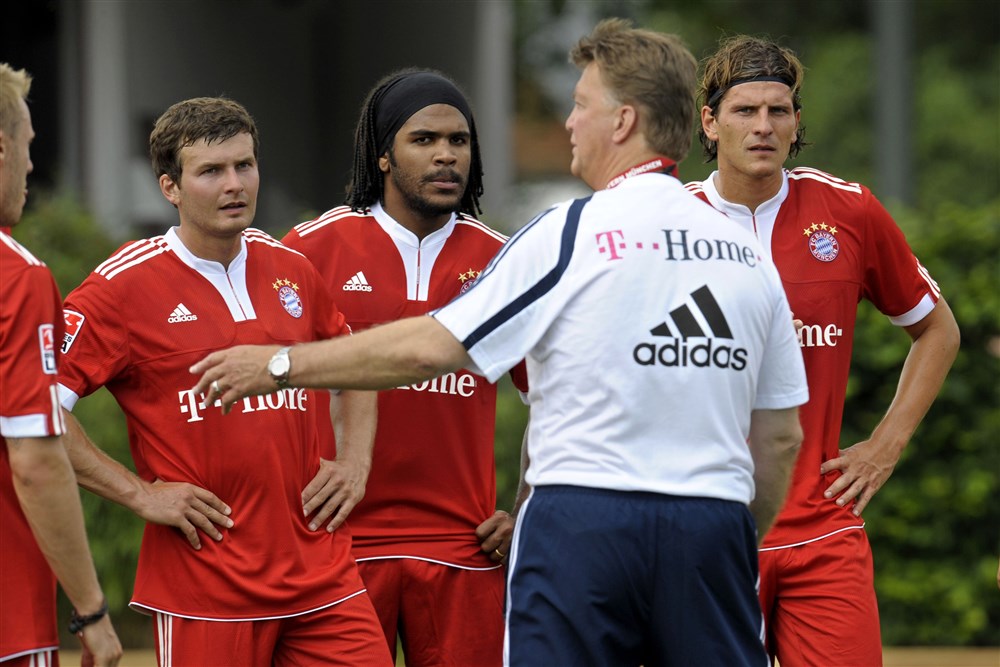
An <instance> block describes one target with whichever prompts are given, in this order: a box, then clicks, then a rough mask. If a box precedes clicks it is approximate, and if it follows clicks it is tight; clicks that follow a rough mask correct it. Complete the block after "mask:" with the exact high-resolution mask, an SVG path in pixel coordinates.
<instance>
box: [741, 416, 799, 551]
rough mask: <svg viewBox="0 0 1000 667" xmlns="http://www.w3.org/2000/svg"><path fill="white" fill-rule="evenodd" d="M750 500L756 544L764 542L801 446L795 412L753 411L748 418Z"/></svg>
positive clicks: (783, 495)
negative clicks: (752, 492) (751, 469)
mask: <svg viewBox="0 0 1000 667" xmlns="http://www.w3.org/2000/svg"><path fill="white" fill-rule="evenodd" d="M748 444H749V446H750V455H751V456H752V457H753V481H754V488H755V492H754V499H753V501H752V502H751V503H750V513H751V514H753V518H754V521H755V522H756V523H757V543H758V544H760V543H761V542H763V540H764V536H765V535H766V534H767V531H768V530H770V528H771V524H773V523H774V519H775V517H776V516H778V511H779V510H780V509H781V506H782V504H783V503H784V502H785V494H786V493H787V492H788V482H789V479H790V478H791V474H792V467H793V466H794V465H795V457H796V456H797V455H798V452H799V446H800V445H801V444H802V426H801V425H800V424H799V409H798V408H788V409H786V410H754V411H753V412H752V413H751V415H750V440H749V443H748Z"/></svg>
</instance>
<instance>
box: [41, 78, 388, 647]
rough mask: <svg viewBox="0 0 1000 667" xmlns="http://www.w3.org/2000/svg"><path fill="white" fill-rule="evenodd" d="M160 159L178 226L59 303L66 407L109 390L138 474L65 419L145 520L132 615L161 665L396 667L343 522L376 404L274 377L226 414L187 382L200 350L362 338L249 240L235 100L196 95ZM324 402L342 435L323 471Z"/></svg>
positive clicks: (249, 204)
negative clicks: (140, 616) (150, 636)
mask: <svg viewBox="0 0 1000 667" xmlns="http://www.w3.org/2000/svg"><path fill="white" fill-rule="evenodd" d="M149 152H150V158H151V161H152V166H153V172H154V174H155V176H156V179H157V182H158V184H159V187H160V192H161V194H162V195H163V196H164V198H165V199H166V200H167V201H168V202H169V203H170V204H172V205H173V206H174V207H175V209H176V210H177V220H178V224H177V225H176V226H173V227H171V228H169V229H168V230H167V231H166V233H164V234H163V235H160V236H154V237H152V238H149V239H141V240H138V241H132V242H129V243H127V244H125V245H124V246H122V247H121V248H120V249H119V250H117V251H116V252H115V253H114V254H113V255H112V256H111V257H110V258H108V260H106V261H105V262H103V263H102V264H101V265H100V266H98V267H97V268H96V269H95V270H94V272H93V273H91V274H90V275H89V276H88V277H87V278H86V280H84V281H83V283H82V284H81V285H80V286H79V287H77V288H76V289H75V290H73V291H72V292H71V293H70V294H69V295H68V296H67V297H66V302H65V316H66V323H67V324H66V327H67V336H66V341H65V345H64V360H65V363H64V365H63V368H62V369H61V371H60V376H59V383H60V387H59V390H60V398H61V400H62V404H63V407H64V408H65V409H66V410H69V409H72V408H73V407H74V405H75V404H76V402H77V400H78V399H79V398H80V397H85V396H88V395H90V394H91V393H93V392H94V391H96V390H97V389H99V388H100V387H102V386H106V387H107V389H108V391H110V392H111V394H112V395H114V397H115V400H117V401H118V404H119V405H120V406H121V408H122V411H123V412H124V413H125V418H126V422H127V425H128V433H129V446H130V449H131V453H132V458H133V461H134V462H135V467H136V471H137V474H133V473H131V472H130V471H128V470H127V469H126V468H124V466H122V465H121V464H120V463H118V462H117V461H114V460H111V459H110V458H109V457H108V456H107V455H106V454H104V453H103V452H102V451H100V450H99V449H97V447H96V446H95V445H94V444H93V443H90V442H89V441H88V440H87V439H86V436H85V434H84V433H83V431H82V429H81V428H80V426H79V424H78V423H76V421H75V420H74V419H73V417H72V415H70V414H68V413H67V414H66V417H67V420H68V421H69V423H70V430H69V435H68V439H69V440H70V442H71V443H72V445H71V447H70V455H71V457H73V460H74V463H77V462H79V464H77V465H76V468H77V471H78V475H79V476H80V484H81V485H83V486H85V487H86V488H88V489H90V490H92V491H94V492H95V493H98V494H100V495H101V496H103V497H105V498H108V499H110V500H114V501H116V502H119V503H121V504H123V505H125V506H126V507H129V508H130V509H133V510H134V511H136V513H138V514H140V516H143V518H146V519H147V524H146V529H145V532H144V534H143V540H142V548H141V550H140V552H139V564H138V568H137V571H136V580H135V588H134V591H133V595H132V601H131V606H132V608H133V609H135V610H137V611H139V612H141V613H145V614H149V615H150V616H153V617H154V623H153V632H154V639H155V644H154V645H155V646H156V654H157V661H158V663H159V664H160V665H175V666H181V665H241V666H246V667H271V666H272V665H293V664H294V665H304V664H310V665H315V664H324V665H340V666H341V667H355V666H356V665H389V664H391V660H390V658H389V653H388V651H387V650H386V648H385V644H384V643H383V641H382V633H381V632H380V631H379V627H378V619H377V617H376V616H375V610H374V609H373V608H372V606H371V602H370V601H369V599H368V596H367V595H366V593H365V590H364V585H363V584H362V581H361V577H360V576H359V574H358V571H357V567H356V565H355V563H354V559H353V558H351V553H350V546H351V538H350V533H349V532H348V530H347V529H346V528H345V527H343V526H341V527H339V528H338V526H340V524H341V523H342V522H343V520H344V518H345V517H346V514H347V513H348V512H349V511H350V509H351V508H352V507H353V506H354V504H356V502H357V500H358V499H359V498H360V497H361V495H362V494H363V493H364V480H365V476H366V475H367V472H368V468H369V466H370V462H371V446H372V440H373V437H374V428H375V408H376V405H375V395H374V394H372V393H369V392H353V391H345V392H341V393H340V395H339V396H338V397H337V398H336V400H335V401H333V402H332V403H331V401H329V400H323V399H325V398H326V396H327V393H326V392H323V393H322V394H323V395H322V396H321V395H320V393H318V392H310V391H297V390H294V389H290V388H287V387H286V385H285V384H284V382H283V381H282V378H281V376H280V374H276V375H274V376H272V379H271V387H270V390H269V391H268V392H267V395H266V396H264V397H262V398H260V399H255V400H252V401H247V402H245V403H243V404H242V405H241V406H240V408H239V409H238V410H236V411H235V412H234V413H233V414H231V415H228V416H224V415H223V413H222V411H221V410H220V407H219V405H218V404H214V403H212V402H207V403H206V401H205V400H204V397H203V396H201V395H198V394H194V393H192V392H191V391H189V387H186V386H185V385H189V382H188V381H187V378H188V376H187V367H188V366H189V365H190V363H191V361H192V360H193V359H197V358H199V357H200V356H201V355H202V354H203V353H204V351H205V350H206V349H217V348H220V347H223V346H225V345H228V344H230V343H232V342H234V341H247V342H251V341H253V342H261V343H263V342H268V343H272V344H276V345H279V346H282V347H283V348H284V349H286V350H287V349H288V347H289V346H291V345H293V344H295V343H297V342H302V341H308V340H316V339H319V338H329V337H337V336H347V335H348V334H349V333H350V329H349V327H348V326H347V324H346V322H345V320H344V316H343V315H342V314H341V313H340V312H339V311H338V310H337V308H336V306H335V305H334V303H333V300H332V299H331V297H330V294H329V292H328V290H327V289H326V287H325V285H323V282H322V279H321V278H320V276H319V274H318V273H316V269H315V268H314V267H313V266H312V264H310V263H309V261H308V260H307V259H306V258H305V257H303V256H302V255H301V254H300V253H298V252H295V251H294V250H291V249H289V248H286V247H284V246H282V245H281V244H280V243H278V241H276V240H275V239H273V238H271V237H270V236H268V235H267V234H265V233H264V232H261V231H260V230H257V229H254V228H252V227H250V224H251V223H252V222H253V220H254V215H255V212H256V204H257V193H258V190H259V187H260V174H259V171H258V166H257V165H258V162H257V156H258V152H259V138H258V134H257V125H256V123H255V122H254V120H253V118H252V117H251V116H250V114H249V113H248V112H247V110H246V109H245V108H244V107H243V106H242V105H240V104H238V103H237V102H234V101H233V100H229V99H226V98H217V97H199V98H193V99H189V100H184V101H182V102H178V103H177V104H174V105H172V106H171V107H170V108H169V109H167V110H166V111H165V112H164V113H163V114H162V115H161V116H160V117H159V118H158V119H157V121H156V123H155V125H154V127H153V131H152V132H151V133H150V136H149ZM331 405H332V406H333V407H334V408H335V410H334V412H335V424H336V428H337V435H338V436H339V437H338V443H337V452H336V459H335V460H324V459H323V458H321V456H322V450H321V447H322V444H323V441H324V440H323V435H322V431H321V430H320V425H321V424H322V423H323V422H326V423H327V424H329V422H330V419H331V415H330V410H331ZM327 429H329V427H327ZM207 489H211V490H212V491H214V492H215V494H218V495H215V494H213V493H209V492H208V491H207ZM157 498H159V499H160V500H156V499H157ZM220 499H225V500H226V501H227V502H228V503H230V505H227V504H225V503H222V502H221V500H220ZM164 503H166V504H167V505H168V507H164ZM150 505H153V506H154V509H157V508H158V512H151V511H150V510H149V506H150ZM230 507H231V512H230ZM171 508H172V509H173V510H174V515H171V514H170V513H169V512H166V511H165V510H169V509H171ZM159 514H165V515H166V516H160V515H159ZM175 528H179V529H180V531H181V532H179V531H178V530H175ZM198 531H202V532H204V533H205V534H207V535H209V536H210V537H211V538H212V539H210V540H205V541H204V542H202V541H201V540H200V539H198ZM223 531H224V534H223ZM192 546H194V547H195V548H192Z"/></svg>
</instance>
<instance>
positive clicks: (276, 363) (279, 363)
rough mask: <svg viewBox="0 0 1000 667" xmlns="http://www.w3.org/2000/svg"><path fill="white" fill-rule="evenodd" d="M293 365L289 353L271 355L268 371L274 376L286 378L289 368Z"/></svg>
mask: <svg viewBox="0 0 1000 667" xmlns="http://www.w3.org/2000/svg"><path fill="white" fill-rule="evenodd" d="M290 366H291V361H290V360H289V359H288V353H287V352H286V353H285V354H277V355H275V356H273V357H271V361H269V362H268V363H267V372H268V373H270V374H271V375H272V376H273V377H276V378H284V377H285V376H286V375H288V369H289V367H290Z"/></svg>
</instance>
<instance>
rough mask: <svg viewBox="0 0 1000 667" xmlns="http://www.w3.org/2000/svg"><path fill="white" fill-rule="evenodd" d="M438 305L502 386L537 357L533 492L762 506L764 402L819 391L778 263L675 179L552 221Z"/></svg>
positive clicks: (593, 202) (542, 219)
mask: <svg viewBox="0 0 1000 667" xmlns="http://www.w3.org/2000/svg"><path fill="white" fill-rule="evenodd" d="M433 315H434V317H435V318H437V320H438V321H440V322H441V323H442V324H443V325H444V326H445V327H446V328H448V329H449V330H450V331H451V332H452V333H453V334H454V335H455V336H456V338H458V339H459V340H460V341H462V342H463V345H465V347H466V349H467V350H468V352H469V355H470V356H471V357H472V359H473V361H474V362H475V368H471V369H470V370H473V371H474V372H479V373H482V374H484V375H486V376H487V377H488V378H489V379H490V381H495V380H496V379H497V378H499V377H500V375H502V374H503V373H504V372H506V371H507V370H508V369H509V368H510V367H511V366H513V365H514V364H515V363H517V361H519V360H520V359H522V358H526V359H527V362H528V377H529V378H530V390H529V393H528V399H529V403H530V405H531V422H530V428H529V440H528V442H529V444H528V452H529V455H530V458H531V465H530V467H529V470H528V472H527V475H526V481H527V482H528V483H529V484H531V485H532V486H538V485H549V484H570V485H577V486H586V487H597V488H607V489H617V490H626V491H630V490H637V491H652V492H658V493H667V494H675V495H682V496H705V497H713V498H722V499H726V500H734V501H739V502H744V503H749V502H750V500H751V499H752V498H753V493H754V489H753V463H752V460H751V457H750V453H749V450H748V448H747V445H746V438H747V436H748V432H749V424H750V412H751V410H753V409H783V408H790V407H794V406H797V405H801V404H803V403H805V402H806V400H807V398H808V391H807V389H806V380H805V371H804V368H803V364H802V355H801V353H800V351H799V346H798V343H797V341H796V337H795V332H794V327H793V325H792V315H791V312H790V310H789V308H788V304H787V301H786V300H785V295H784V292H783V290H782V288H781V283H780V281H779V279H778V274H777V271H776V270H775V268H774V265H773V264H772V263H771V261H770V260H769V259H767V258H766V257H765V255H764V252H763V250H762V248H761V246H760V244H759V243H758V241H757V239H755V238H754V237H753V235H752V234H750V233H748V232H746V231H744V230H742V229H740V228H739V227H738V226H737V225H735V224H734V223H732V222H731V221H729V220H728V219H726V218H725V217H724V216H722V215H721V214H719V213H717V212H716V211H714V210H713V209H712V208H711V207H709V206H707V205H705V204H704V203H703V202H701V201H699V200H697V199H696V198H695V197H693V196H692V195H690V194H689V193H687V192H685V190H684V188H683V186H682V185H681V184H680V182H678V181H677V180H676V179H675V178H673V177H672V176H667V175H664V174H659V173H657V174H644V175H640V176H635V177H632V178H629V179H627V180H626V181H625V182H624V183H622V184H621V185H620V186H618V187H615V188H614V189H611V190H602V191H600V192H597V193H596V194H594V195H593V197H592V198H590V199H589V200H575V201H573V202H566V203H564V204H561V205H559V206H558V207H556V208H555V209H552V210H550V211H548V212H546V213H544V214H542V215H540V216H539V217H538V218H536V219H535V220H533V221H532V222H531V223H529V224H528V225H527V226H525V227H524V228H523V229H522V230H521V231H519V232H518V233H517V234H516V235H515V236H514V237H513V238H512V239H511V240H510V241H509V242H508V243H507V244H506V245H505V246H504V248H502V249H501V251H500V253H498V255H497V257H496V258H494V260H493V262H492V263H491V264H490V266H489V267H488V268H487V269H486V270H485V271H484V272H483V274H482V275H481V276H480V278H479V280H478V282H477V283H476V285H475V286H474V287H473V288H472V289H470V290H469V291H468V292H466V293H465V294H463V295H461V296H460V297H458V298H457V299H456V300H454V301H452V302H451V303H450V304H448V305H447V306H445V307H444V308H441V309H439V310H438V311H435V313H433Z"/></svg>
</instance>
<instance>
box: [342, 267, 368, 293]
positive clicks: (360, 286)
mask: <svg viewBox="0 0 1000 667" xmlns="http://www.w3.org/2000/svg"><path fill="white" fill-rule="evenodd" d="M344 291H345V292H371V291H372V286H371V285H369V284H368V279H367V278H365V274H364V272H363V271H358V272H357V273H355V274H354V275H353V276H351V279H350V280H348V281H347V282H346V283H344Z"/></svg>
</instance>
